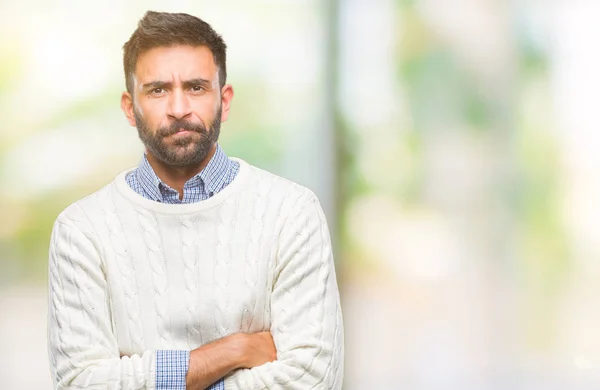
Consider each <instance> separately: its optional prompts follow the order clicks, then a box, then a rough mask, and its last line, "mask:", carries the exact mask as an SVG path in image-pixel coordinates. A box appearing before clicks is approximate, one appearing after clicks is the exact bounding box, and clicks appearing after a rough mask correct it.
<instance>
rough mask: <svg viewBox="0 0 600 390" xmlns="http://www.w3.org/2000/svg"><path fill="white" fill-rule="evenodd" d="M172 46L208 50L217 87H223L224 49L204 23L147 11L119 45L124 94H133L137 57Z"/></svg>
mask: <svg viewBox="0 0 600 390" xmlns="http://www.w3.org/2000/svg"><path fill="white" fill-rule="evenodd" d="M175 45H189V46H206V47H208V48H209V49H210V51H211V52H212V54H213V58H214V61H215V65H217V68H218V69H219V84H220V86H221V87H223V85H225V80H226V79H227V68H226V66H225V61H226V53H225V52H226V49H227V46H226V45H225V42H224V41H223V38H222V37H221V36H220V35H219V34H217V32H216V31H215V30H213V28H212V27H211V26H210V25H209V24H208V23H206V22H205V21H203V20H202V19H200V18H197V17H195V16H192V15H188V14H183V13H168V12H155V11H148V12H146V14H145V15H144V17H143V18H142V19H140V21H139V22H138V26H137V28H136V29H135V31H134V32H133V34H132V35H131V37H130V38H129V40H128V41H127V42H125V44H124V45H123V70H124V71H125V85H126V87H127V91H128V92H129V93H133V78H132V75H133V74H134V72H135V67H136V64H137V60H138V57H139V56H140V54H142V53H143V52H145V51H148V50H150V49H153V48H155V47H169V46H175Z"/></svg>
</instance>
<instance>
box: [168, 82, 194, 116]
mask: <svg viewBox="0 0 600 390" xmlns="http://www.w3.org/2000/svg"><path fill="white" fill-rule="evenodd" d="M191 113H192V111H191V106H190V102H189V100H188V97H187V96H186V94H185V92H184V91H182V90H181V89H180V88H175V89H174V90H173V93H172V94H171V96H170V100H169V112H168V114H169V116H170V117H172V118H174V119H183V118H185V117H187V116H188V115H190V114H191Z"/></svg>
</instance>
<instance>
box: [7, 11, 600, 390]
mask: <svg viewBox="0 0 600 390" xmlns="http://www.w3.org/2000/svg"><path fill="white" fill-rule="evenodd" d="M147 9H154V10H162V11H177V12H187V13H191V14H194V15H197V16H199V17H201V18H203V19H205V20H206V21H207V22H209V23H210V24H212V25H213V27H214V28H215V29H216V30H217V31H218V32H220V33H221V34H222V35H223V37H224V39H225V41H226V43H227V44H228V74H229V80H228V81H229V82H230V83H231V84H233V86H234V90H235V98H234V100H233V107H232V111H231V116H230V120H229V121H227V123H225V124H224V125H223V129H222V133H221V134H222V135H221V141H220V142H221V145H222V146H223V148H224V149H225V151H226V152H227V154H228V155H230V156H237V157H241V158H243V159H245V160H246V161H248V162H250V163H252V164H254V165H257V166H259V167H261V168H264V169H267V170H270V171H272V172H274V173H277V174H279V175H282V176H285V177H287V178H290V179H292V180H295V181H297V182H299V183H301V184H303V185H306V186H308V187H309V188H311V189H313V190H314V191H315V192H316V193H317V195H318V196H319V198H320V199H321V202H322V205H323V207H324V209H325V212H326V214H327V217H328V222H329V226H330V229H331V232H332V235H333V238H334V243H335V257H336V263H337V269H338V279H339V284H340V289H341V295H342V305H343V311H344V319H345V327H346V380H345V386H344V388H345V389H348V390H354V389H414V390H421V389H422V390H425V389H527V390H529V389H532V390H533V389H579V388H581V389H588V388H590V389H591V388H598V386H600V374H598V373H599V372H600V371H599V370H598V369H599V368H600V332H598V331H597V329H599V328H600V314H599V311H598V307H600V305H599V303H598V302H599V299H598V298H597V297H598V296H599V293H600V283H599V281H600V279H599V277H600V262H599V260H600V207H599V206H598V199H599V197H600V136H599V135H598V125H599V124H600V116H599V115H600V110H599V109H598V108H597V107H596V106H597V102H598V101H600V99H598V96H597V95H598V91H599V90H600V72H599V71H598V69H600V52H599V51H598V49H597V42H596V41H597V37H598V36H600V24H599V23H598V22H597V15H599V14H600V2H594V1H586V0H574V1H569V2H567V1H566V0H563V1H560V0H557V1H542V0H514V1H507V0H396V1H394V0H327V1H308V0H307V1H298V0H280V1H267V0H263V1H257V0H245V1H242V0H236V1H234V0H228V1H220V2H210V1H191V0H190V1H183V0H182V1H171V2H169V4H168V5H167V3H166V2H160V1H156V0H154V1H139V0H138V1H128V2H119V1H116V0H111V1H107V2H78V1H73V0H71V1H67V0H64V1H39V0H21V1H7V0H3V1H1V2H0V37H1V38H0V117H1V118H2V123H1V125H0V220H1V222H2V223H1V224H0V383H2V385H1V386H0V387H2V388H3V389H19V390H20V389H50V388H51V380H50V377H49V370H48V362H47V352H46V333H45V332H46V310H47V308H46V277H47V252H48V243H49V236H50V231H51V228H52V223H53V221H54V219H55V218H56V216H57V215H58V213H59V212H60V211H61V210H62V209H64V208H65V207H66V206H67V205H69V204H70V203H72V202H74V201H75V200H77V199H79V198H81V197H83V196H85V195H87V194H89V193H91V192H93V191H95V190H96V189H98V188H100V187H101V186H103V185H104V184H106V183H108V182H109V181H110V180H112V178H113V177H114V176H115V175H116V174H117V173H119V172H120V171H122V170H124V169H126V168H129V167H132V166H134V165H136V164H137V163H138V162H139V159H140V158H141V155H142V147H141V142H140V141H139V140H138V138H137V133H136V131H135V129H133V128H131V127H129V126H128V124H127V122H126V121H125V118H124V116H123V114H122V112H121V111H120V108H119V99H120V94H121V91H123V90H124V80H123V75H122V65H121V55H122V54H121V46H122V44H123V43H124V42H125V41H126V40H127V39H128V38H129V36H130V34H131V33H132V32H133V30H134V29H135V26H136V23H137V20H138V19H139V18H140V17H141V16H142V15H143V13H144V12H145V11H146V10H147Z"/></svg>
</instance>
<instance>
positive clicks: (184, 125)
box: [156, 120, 207, 137]
mask: <svg viewBox="0 0 600 390" xmlns="http://www.w3.org/2000/svg"><path fill="white" fill-rule="evenodd" d="M181 129H183V130H187V131H193V132H195V133H199V134H206V132H207V131H206V127H205V126H204V125H203V124H201V123H192V122H190V121H186V120H177V121H175V122H173V123H171V124H170V125H169V126H164V127H159V128H158V129H157V131H156V135H157V136H160V137H168V136H170V135H173V134H177V133H179V131H180V130H181Z"/></svg>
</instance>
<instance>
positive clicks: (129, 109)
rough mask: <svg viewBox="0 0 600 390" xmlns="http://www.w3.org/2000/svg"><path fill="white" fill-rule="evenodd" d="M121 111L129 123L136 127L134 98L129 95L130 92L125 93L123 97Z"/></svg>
mask: <svg viewBox="0 0 600 390" xmlns="http://www.w3.org/2000/svg"><path fill="white" fill-rule="evenodd" d="M121 110H123V113H124V114H125V117H126V118H127V122H129V124H130V125H131V126H133V127H135V115H134V113H133V110H134V108H133V98H132V97H131V95H130V94H129V92H123V94H122V95H121Z"/></svg>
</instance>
